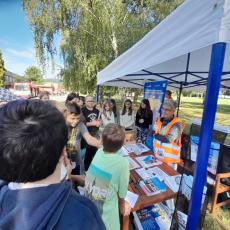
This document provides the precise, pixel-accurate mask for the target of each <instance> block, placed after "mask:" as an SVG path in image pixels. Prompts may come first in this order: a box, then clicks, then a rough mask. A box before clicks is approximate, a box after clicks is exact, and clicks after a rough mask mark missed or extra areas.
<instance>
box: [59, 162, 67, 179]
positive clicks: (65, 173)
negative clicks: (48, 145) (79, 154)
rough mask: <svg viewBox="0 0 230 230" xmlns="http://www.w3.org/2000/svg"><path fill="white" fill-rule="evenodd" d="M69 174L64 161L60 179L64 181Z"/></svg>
mask: <svg viewBox="0 0 230 230" xmlns="http://www.w3.org/2000/svg"><path fill="white" fill-rule="evenodd" d="M66 175H67V170H66V167H65V166H64V164H63V162H62V164H61V174H60V181H62V180H63V179H64V178H65V177H66Z"/></svg>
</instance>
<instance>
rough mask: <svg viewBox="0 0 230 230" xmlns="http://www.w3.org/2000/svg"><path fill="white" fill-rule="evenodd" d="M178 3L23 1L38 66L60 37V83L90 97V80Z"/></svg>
mask: <svg viewBox="0 0 230 230" xmlns="http://www.w3.org/2000/svg"><path fill="white" fill-rule="evenodd" d="M181 1H182V0H171V1H168V0H155V1H152V0H123V1H122V0H61V1H60V0H49V1H43V0H36V1H35V0H23V7H24V10H25V11H26V14H27V17H28V19H29V22H30V24H31V26H32V29H33V32H34V40H35V47H37V48H36V51H37V54H38V57H39V60H40V62H41V63H42V64H43V65H44V64H45V63H46V62H47V60H48V59H50V58H51V59H52V58H53V55H54V54H55V53H56V48H57V47H54V46H53V40H54V36H55V34H57V33H59V34H60V35H61V42H60V47H59V48H60V50H61V53H62V56H63V58H64V62H65V68H64V70H62V77H63V82H64V85H65V86H66V88H68V89H71V90H83V91H84V92H87V93H89V92H92V91H94V90H95V85H96V74H97V72H98V71H100V70H101V69H103V68H104V67H105V66H106V65H108V64H109V63H110V62H111V61H112V60H114V59H115V58H116V57H117V56H118V55H120V54H121V53H123V52H124V51H125V50H127V49H128V48H129V47H131V46H132V45H133V44H134V43H136V42H137V41H138V40H139V39H140V38H142V37H143V36H144V35H145V34H146V33H147V32H148V31H149V30H151V29H152V28H153V27H154V26H155V25H156V24H158V23H159V22H160V21H161V20H162V19H163V18H164V17H165V16H166V15H168V14H169V13H170V12H171V11H172V10H173V9H175V7H176V6H177V5H178V4H179V3H181Z"/></svg>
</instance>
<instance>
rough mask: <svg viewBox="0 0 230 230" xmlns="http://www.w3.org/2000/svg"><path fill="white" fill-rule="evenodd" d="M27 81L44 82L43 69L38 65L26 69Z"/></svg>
mask: <svg viewBox="0 0 230 230" xmlns="http://www.w3.org/2000/svg"><path fill="white" fill-rule="evenodd" d="M25 79H26V81H33V82H35V83H43V77H42V73H41V70H40V69H39V68H37V67H36V66H30V67H28V68H27V69H26V71H25Z"/></svg>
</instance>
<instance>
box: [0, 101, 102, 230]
mask: <svg viewBox="0 0 230 230" xmlns="http://www.w3.org/2000/svg"><path fill="white" fill-rule="evenodd" d="M0 133H1V135H0V179H1V180H0V229H4V230H11V229H14V230H21V229H23V230H30V229H47V230H48V229H79V230H80V229H105V228H104V225H103V223H102V221H101V219H100V217H99V214H98V211H97V209H96V207H95V206H94V204H93V203H92V202H91V201H89V200H87V199H86V198H83V197H81V196H79V195H78V194H77V193H76V192H75V191H74V190H73V189H72V188H71V183H70V182H68V181H66V180H64V178H65V176H66V174H67V172H68V168H69V167H68V164H67V162H68V159H67V155H66V150H65V146H66V143H67V139H68V130H67V127H66V124H65V120H64V118H63V116H62V114H61V113H60V112H59V111H58V110H57V109H56V108H55V107H54V106H52V105H51V103H44V102H42V101H40V100H20V101H19V100H18V101H13V102H9V103H8V104H6V105H5V106H3V107H1V108H0ZM2 180H4V181H2ZM86 220H87V221H86Z"/></svg>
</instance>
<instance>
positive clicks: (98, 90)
mask: <svg viewBox="0 0 230 230" xmlns="http://www.w3.org/2000/svg"><path fill="white" fill-rule="evenodd" d="M99 99H100V86H99V85H97V89H96V102H97V103H98V102H99Z"/></svg>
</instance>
